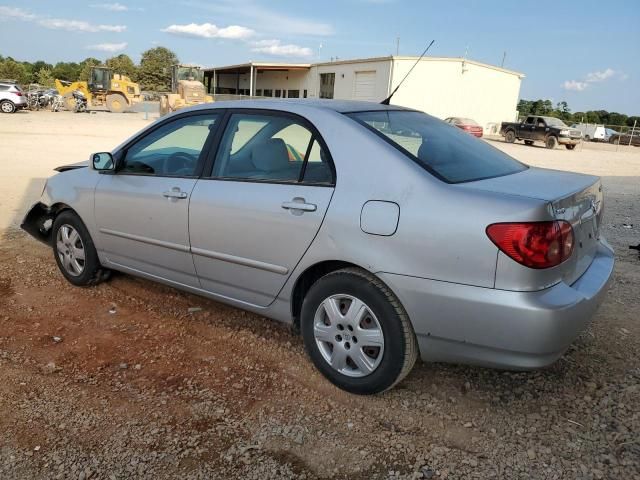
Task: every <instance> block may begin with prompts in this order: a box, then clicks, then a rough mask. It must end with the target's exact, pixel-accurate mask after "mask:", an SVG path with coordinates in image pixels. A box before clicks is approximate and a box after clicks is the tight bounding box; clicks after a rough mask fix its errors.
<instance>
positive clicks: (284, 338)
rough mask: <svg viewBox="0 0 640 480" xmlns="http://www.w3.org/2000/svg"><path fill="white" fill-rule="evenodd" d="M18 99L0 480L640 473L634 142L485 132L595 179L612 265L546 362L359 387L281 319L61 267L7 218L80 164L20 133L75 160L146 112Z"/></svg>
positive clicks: (1, 151)
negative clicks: (28, 106) (590, 305)
mask: <svg viewBox="0 0 640 480" xmlns="http://www.w3.org/2000/svg"><path fill="white" fill-rule="evenodd" d="M26 115H27V114H25V115H24V116H22V115H15V116H10V117H11V118H13V120H12V121H11V122H13V123H7V121H6V120H5V117H7V116H3V117H2V122H0V134H2V137H3V142H2V145H1V146H0V158H3V159H4V158H9V157H7V156H6V153H7V152H20V153H18V154H15V155H17V156H18V157H19V158H20V159H21V160H22V162H21V166H20V167H19V168H18V169H17V173H15V171H14V174H13V176H12V177H10V178H9V177H8V176H5V175H4V173H5V172H2V171H0V187H3V188H4V187H5V186H6V187H8V188H9V189H11V188H13V190H10V191H13V192H14V193H15V195H14V196H13V197H12V198H14V202H13V203H11V202H8V203H6V199H5V200H4V201H5V203H4V204H0V207H1V208H2V212H1V213H2V215H3V216H4V217H0V219H2V218H4V221H5V225H7V228H6V229H5V231H4V233H3V234H0V235H2V238H1V240H0V412H1V415H0V478H1V479H5V478H6V479H40V478H43V479H53V478H60V479H88V478H92V479H93V478H95V479H114V478H115V479H122V478H145V479H146V478H149V479H163V478H176V477H179V478H188V479H190V478H194V479H195V478H203V479H204V478H248V479H252V478H256V479H258V478H259V479H264V478H306V479H313V478H331V477H334V478H349V479H353V478H355V479H358V478H363V479H364V478H367V479H370V478H374V479H377V478H380V479H382V478H435V479H443V478H448V479H466V478H482V479H484V478H509V479H511V478H516V479H519V478H522V479H525V478H527V479H528V478H540V479H547V478H548V479H565V478H567V479H577V478H579V479H600V478H607V479H625V480H626V479H640V434H639V432H640V362H639V359H640V358H639V357H640V353H639V352H640V348H639V347H640V326H639V325H638V319H639V318H640V295H638V285H640V260H639V259H638V255H637V254H636V253H635V252H633V251H631V250H628V248H627V247H628V245H630V244H632V243H633V244H636V243H638V242H640V218H638V204H639V202H640V181H639V178H638V175H640V149H623V150H621V151H617V152H616V151H615V149H614V148H613V149H612V148H609V147H610V146H608V145H603V146H598V145H595V146H592V145H589V146H586V147H584V149H583V150H582V151H581V150H580V149H578V150H576V151H574V152H568V151H564V150H561V149H557V150H555V151H553V152H549V151H547V150H544V149H536V148H531V147H525V146H523V145H521V144H520V145H518V144H516V145H505V144H503V143H495V145H496V146H498V147H499V148H503V149H505V150H506V151H508V152H509V153H510V154H512V155H514V156H516V157H517V158H519V159H521V160H522V161H525V162H527V163H531V164H537V165H542V166H553V167H555V168H561V169H568V170H579V171H585V172H588V173H597V174H600V175H602V176H603V181H604V185H605V188H606V195H607V197H606V201H607V206H606V209H607V211H606V215H605V224H604V225H603V229H604V234H605V236H606V237H607V238H608V239H609V241H610V242H611V243H612V245H613V246H614V247H615V248H616V255H617V265H616V270H615V274H614V279H613V282H612V284H611V289H610V292H609V295H608V298H607V299H606V301H605V303H604V304H603V306H602V307H601V309H600V311H599V312H598V314H597V315H596V317H595V319H594V322H593V323H592V325H591V327H590V328H589V330H588V331H586V332H585V333H584V334H583V335H582V336H581V337H580V338H578V339H577V340H576V342H575V343H574V345H573V346H572V347H571V348H570V349H569V351H568V352H567V354H566V355H565V356H563V357H562V358H561V359H560V360H559V361H558V362H557V363H556V364H554V365H553V366H551V367H550V368H547V369H544V370H541V371H537V372H532V373H510V372H502V371H497V370H490V369H483V368H476V367H465V366H454V365H442V364H422V363H419V364H417V365H416V367H415V368H414V370H413V372H412V373H411V374H410V375H409V376H408V377H407V379H406V380H405V381H404V382H402V383H401V384H400V385H399V386H398V387H396V388H395V389H394V390H392V391H390V392H387V393H385V394H383V395H379V396H375V397H358V396H354V395H349V394H346V393H344V392H342V391H340V390H338V389H336V388H335V387H333V386H332V385H330V384H329V383H328V382H326V381H325V380H324V379H323V378H322V377H321V376H320V375H319V374H318V373H317V372H316V371H315V370H314V368H313V367H312V366H311V364H310V362H309V361H308V360H307V358H306V356H305V353H304V350H303V347H302V342H301V339H300V338H299V337H298V336H295V335H294V334H292V333H291V332H290V331H289V330H288V328H287V327H286V326H283V325H280V324H277V323H275V322H272V321H269V320H265V319H263V318H260V317H258V316H256V315H253V314H249V313H245V312H242V311H239V310H236V309H233V308H230V307H226V306H224V305H221V304H218V303H215V302H211V301H208V300H205V299H202V298H199V297H195V296H192V295H187V294H184V293H181V292H178V291H176V290H173V289H170V288H167V287H163V286H159V285H156V284H153V283H150V282H147V281H144V280H140V279H136V278H133V277H129V276H126V275H115V276H114V277H113V278H112V280H111V281H109V282H107V283H104V284H101V285H100V286H98V287H95V288H91V289H78V288H74V287H72V286H71V285H69V284H68V283H66V282H65V281H64V279H63V278H62V276H61V275H60V274H59V272H58V271H57V268H56V265H55V262H54V261H53V258H52V256H51V251H50V250H49V249H48V248H46V247H45V246H43V245H41V244H39V243H37V242H35V241H33V240H32V239H30V238H28V237H27V236H25V235H24V234H22V233H21V232H20V231H18V230H16V229H15V228H13V227H11V225H12V224H15V218H17V214H18V213H19V211H20V208H21V207H22V204H23V203H25V202H26V203H28V200H30V199H31V198H32V197H33V191H35V190H37V188H35V189H33V188H27V186H29V185H33V184H34V181H35V180H37V178H40V175H45V172H46V170H48V169H50V168H51V166H55V165H57V164H60V163H67V162H69V161H73V160H76V159H75V158H74V159H68V158H62V157H61V156H58V158H57V159H56V158H51V156H50V155H47V156H44V158H38V156H39V155H40V154H39V152H38V151H37V150H38V149H37V148H36V147H35V146H34V145H38V144H39V143H38V142H41V141H46V140H47V138H46V135H48V133H45V134H43V135H44V137H39V136H38V134H37V133H34V130H35V132H38V131H45V132H49V131H50V130H51V131H55V132H57V138H56V145H57V146H56V147H54V148H53V150H54V153H56V152H57V150H56V149H57V148H58V146H59V145H66V146H67V147H66V149H65V152H71V153H74V154H78V155H79V156H81V158H86V154H88V151H90V150H88V151H87V152H85V149H88V148H90V147H91V145H95V144H99V147H96V148H95V149H99V148H111V147H112V146H113V145H115V144H117V143H118V140H120V139H122V137H123V136H124V135H126V134H127V133H131V132H133V131H135V130H136V129H138V128H140V127H141V126H142V125H144V121H143V120H142V118H141V116H140V115H138V114H130V115H126V116H124V117H123V118H125V120H126V121H123V120H120V119H118V126H115V123H113V125H112V122H115V121H116V120H115V117H114V116H110V115H109V114H102V115H101V116H100V115H96V116H89V115H87V116H78V115H76V116H74V115H72V114H66V113H64V112H63V113H61V114H60V116H58V117H56V116H55V114H48V113H47V112H44V113H43V114H42V115H41V116H40V118H38V114H30V116H29V117H27V116H26ZM51 118H54V122H55V125H54V124H53V123H47V122H50V121H51V120H50V119H51ZM25 119H26V120H29V122H31V123H32V124H31V125H26V127H25V125H24V124H20V123H19V122H25V121H26V120H25ZM59 119H64V121H65V122H67V123H68V125H67V124H65V123H64V122H62V121H61V120H59ZM85 119H86V120H85ZM81 122H85V123H84V124H81ZM100 122H104V125H105V126H103V127H102V128H101V127H100V125H101V124H100ZM65 125H67V126H65ZM112 126H113V129H114V131H115V132H116V133H113V132H111V133H109V128H111V127H112ZM32 128H33V129H32ZM25 129H27V130H29V132H30V133H29V134H28V136H27V140H25V138H24V137H23V136H22V135H21V134H18V133H16V132H19V131H20V132H21V131H24V130H25ZM56 129H57V130H56ZM127 130H128V131H129V132H127ZM79 132H84V133H79ZM5 133H9V135H5ZM84 134H86V135H87V137H86V138H85V137H83V136H82V135H84ZM76 135H79V136H80V138H79V140H78V143H77V144H74V143H73V141H74V139H75V136H76ZM116 135H120V137H116ZM43 138H44V140H43ZM6 139H8V141H7V140H6ZM19 146H25V148H24V149H21V148H18V147H19ZM92 149H93V148H92ZM40 150H42V148H40ZM56 154H58V155H59V153H56ZM40 157H43V156H42V155H40ZM52 162H53V165H51V163H52ZM3 168H5V169H7V166H6V164H4V165H3V164H0V170H1V169H3ZM12 171H13V170H12ZM36 171H37V173H33V174H30V173H29V172H36ZM34 177H36V178H35V179H34ZM16 185H17V186H16ZM23 187H24V188H23ZM21 188H22V189H23V190H21ZM38 193H39V192H37V193H36V194H35V196H36V197H37V194H38ZM625 225H627V226H630V225H633V226H632V228H627V227H625Z"/></svg>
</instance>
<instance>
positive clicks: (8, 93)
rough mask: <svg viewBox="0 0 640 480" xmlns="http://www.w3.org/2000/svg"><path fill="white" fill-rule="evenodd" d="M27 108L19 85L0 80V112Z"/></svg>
mask: <svg viewBox="0 0 640 480" xmlns="http://www.w3.org/2000/svg"><path fill="white" fill-rule="evenodd" d="M23 108H27V99H26V97H25V96H24V94H23V93H22V90H21V89H20V87H19V86H18V85H17V84H15V83H13V82H2V81H0V112H2V113H13V112H15V111H16V110H20V109H23Z"/></svg>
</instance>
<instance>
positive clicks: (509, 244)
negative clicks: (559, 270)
mask: <svg viewBox="0 0 640 480" xmlns="http://www.w3.org/2000/svg"><path fill="white" fill-rule="evenodd" d="M487 235H488V236H489V238H490V239H491V241H492V242H493V243H495V244H496V246H497V247H498V248H499V249H500V250H501V251H503V252H504V253H505V254H507V255H508V256H509V257H510V258H512V259H514V260H515V261H516V262H518V263H520V264H522V265H524V266H526V267H530V268H550V267H555V266H556V265H560V264H561V263H562V262H564V261H565V260H566V259H568V258H569V257H570V256H571V253H572V252H573V228H572V227H571V224H570V223H569V222H565V221H564V220H556V221H550V222H523V223H494V224H493V225H489V226H488V227H487Z"/></svg>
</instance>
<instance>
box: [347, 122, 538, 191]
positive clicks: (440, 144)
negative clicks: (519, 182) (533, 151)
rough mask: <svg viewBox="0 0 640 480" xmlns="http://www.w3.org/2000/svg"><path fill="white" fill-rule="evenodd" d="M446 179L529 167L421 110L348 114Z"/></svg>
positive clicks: (468, 178)
mask: <svg viewBox="0 0 640 480" xmlns="http://www.w3.org/2000/svg"><path fill="white" fill-rule="evenodd" d="M347 115H348V116H349V117H351V118H353V119H354V120H356V121H357V122H359V123H361V124H362V125H364V126H365V127H367V128H369V129H370V130H373V131H374V132H375V133H377V134H378V135H380V136H381V137H382V138H383V139H385V140H386V141H387V142H389V143H391V144H392V145H394V146H395V147H396V148H398V150H400V151H402V152H403V153H405V154H406V155H408V156H409V157H410V158H411V159H413V160H414V161H416V162H417V163H418V164H419V165H421V166H422V167H423V168H425V169H426V170H427V171H429V172H431V173H432V174H434V175H435V176H437V177H438V178H440V179H441V180H444V181H445V182H447V183H462V182H471V181H474V180H481V179H483V178H492V177H501V176H504V175H510V174H512V173H517V172H521V171H523V170H526V169H527V168H528V167H527V166H526V165H524V164H522V163H520V162H518V161H517V160H515V159H513V158H512V157H510V156H509V155H507V154H506V153H503V152H501V151H500V150H498V149H497V148H495V147H492V146H491V145H489V144H488V143H487V142H485V141H484V140H479V139H477V138H475V137H473V136H472V135H469V134H468V133H465V132H464V131H462V130H460V129H457V128H451V127H450V126H449V125H447V124H446V123H444V122H442V121H440V120H438V119H436V118H434V117H431V116H429V115H427V114H425V113H422V112H412V111H403V110H386V111H374V112H355V113H349V114H347Z"/></svg>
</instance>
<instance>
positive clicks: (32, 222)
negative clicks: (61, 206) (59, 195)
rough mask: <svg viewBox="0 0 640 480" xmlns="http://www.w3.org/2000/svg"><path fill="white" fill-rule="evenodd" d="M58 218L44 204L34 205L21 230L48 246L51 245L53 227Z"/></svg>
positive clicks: (21, 225)
mask: <svg viewBox="0 0 640 480" xmlns="http://www.w3.org/2000/svg"><path fill="white" fill-rule="evenodd" d="M55 216H56V212H54V211H53V210H52V209H51V208H49V207H47V206H46V205H45V204H44V203H42V202H37V203H36V204H34V205H33V206H32V207H31V208H30V209H29V211H28V212H27V214H26V215H25V217H24V220H22V223H21V224H20V228H22V229H23V230H24V231H25V232H27V233H28V234H29V235H31V236H32V237H33V238H35V239H36V240H39V241H41V242H43V243H46V244H47V245H51V227H52V226H53V219H54V218H55Z"/></svg>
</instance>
